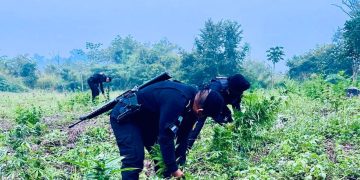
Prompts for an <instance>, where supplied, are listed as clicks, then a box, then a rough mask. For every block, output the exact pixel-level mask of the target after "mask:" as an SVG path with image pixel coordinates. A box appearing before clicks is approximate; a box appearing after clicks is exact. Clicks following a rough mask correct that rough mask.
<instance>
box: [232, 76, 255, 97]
mask: <svg viewBox="0 0 360 180" xmlns="http://www.w3.org/2000/svg"><path fill="white" fill-rule="evenodd" d="M228 82H229V89H230V90H231V91H233V92H237V93H242V92H243V91H245V90H247V89H249V88H250V83H249V81H247V80H246V79H245V77H244V76H243V75H241V74H235V75H233V76H230V77H228Z"/></svg>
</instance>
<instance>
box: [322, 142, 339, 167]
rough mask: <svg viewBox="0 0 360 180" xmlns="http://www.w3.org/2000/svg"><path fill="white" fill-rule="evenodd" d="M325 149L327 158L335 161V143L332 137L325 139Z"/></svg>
mask: <svg viewBox="0 0 360 180" xmlns="http://www.w3.org/2000/svg"><path fill="white" fill-rule="evenodd" d="M325 149H326V154H327V155H328V157H329V159H330V160H331V161H332V162H334V163H336V162H337V160H336V153H335V150H334V149H335V143H334V140H332V139H326V140H325Z"/></svg>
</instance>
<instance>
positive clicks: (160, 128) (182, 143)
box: [110, 81, 224, 180]
mask: <svg viewBox="0 0 360 180" xmlns="http://www.w3.org/2000/svg"><path fill="white" fill-rule="evenodd" d="M134 97H135V98H134ZM134 97H133V98H129V99H125V100H122V101H120V102H119V103H118V104H117V105H116V106H115V107H114V108H113V110H112V112H111V115H110V123H111V127H112V129H113V132H114V135H115V138H116V142H117V145H118V147H119V150H120V155H121V156H122V157H124V159H122V168H137V169H135V170H131V171H123V172H122V178H123V179H126V180H129V179H130V180H132V179H138V178H139V173H140V172H141V170H142V169H143V161H144V147H145V148H146V149H147V150H148V151H150V150H151V148H152V146H153V145H154V144H155V143H156V142H157V143H159V145H160V151H161V154H162V157H163V160H164V163H165V165H166V172H165V173H164V176H165V177H171V176H172V177H182V176H183V172H182V171H181V170H180V169H179V167H178V162H176V160H177V159H178V158H180V157H183V158H182V159H184V158H185V156H186V150H187V143H188V135H189V133H190V131H191V130H192V127H193V125H194V124H195V122H196V120H197V118H200V117H207V116H210V117H216V116H218V114H219V113H220V111H221V109H222V107H223V103H224V100H223V98H222V96H221V95H220V94H219V93H218V92H216V91H213V90H210V89H203V90H199V91H198V90H196V89H195V88H194V87H192V86H188V85H185V84H182V83H179V82H174V81H162V82H158V83H154V84H152V85H149V86H147V87H145V88H143V89H140V90H139V91H138V92H136V93H135V95H134ZM135 101H137V102H136V103H135V104H138V105H137V107H139V110H138V111H137V112H135V113H132V114H131V115H130V116H126V118H120V119H119V118H118V117H119V115H121V114H122V112H123V111H124V109H126V108H125V107H126V105H127V104H130V102H132V103H133V102H135ZM175 138H176V143H175V142H174V140H175ZM175 144H176V145H175ZM175 147H176V148H175Z"/></svg>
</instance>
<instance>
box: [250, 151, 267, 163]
mask: <svg viewBox="0 0 360 180" xmlns="http://www.w3.org/2000/svg"><path fill="white" fill-rule="evenodd" d="M269 152H270V149H268V148H263V149H262V150H261V151H260V152H258V153H256V154H255V155H254V156H253V157H252V158H251V159H252V161H253V162H255V163H258V162H260V161H261V158H262V157H264V156H267V155H268V154H269Z"/></svg>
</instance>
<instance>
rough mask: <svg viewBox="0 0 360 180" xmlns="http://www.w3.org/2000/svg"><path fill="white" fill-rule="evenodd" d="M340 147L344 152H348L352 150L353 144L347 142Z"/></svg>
mask: <svg viewBox="0 0 360 180" xmlns="http://www.w3.org/2000/svg"><path fill="white" fill-rule="evenodd" d="M342 148H343V150H344V151H345V152H346V153H349V152H350V151H352V150H353V149H354V147H353V145H351V144H349V143H347V144H344V145H343V147H342Z"/></svg>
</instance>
